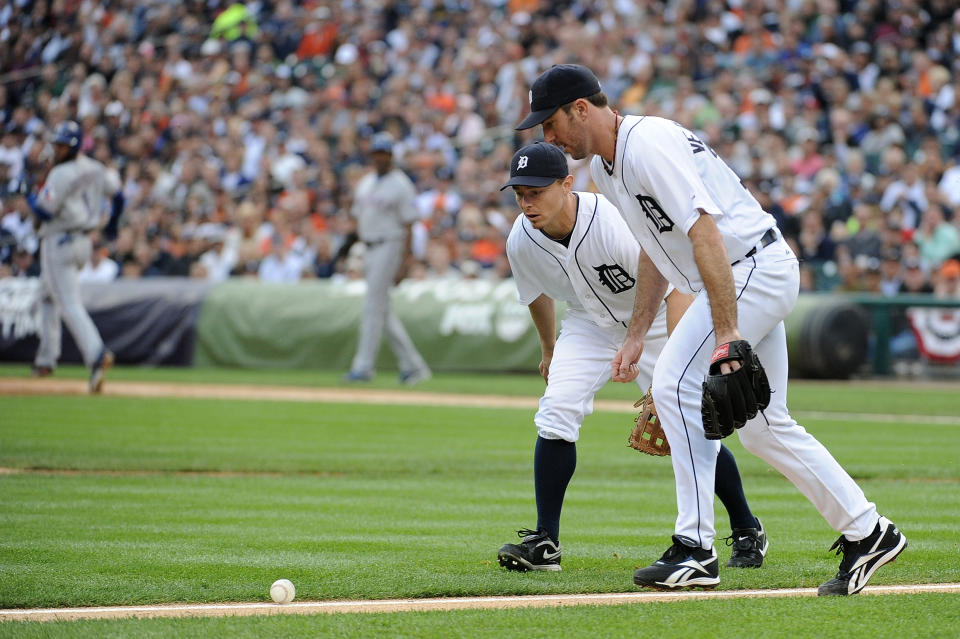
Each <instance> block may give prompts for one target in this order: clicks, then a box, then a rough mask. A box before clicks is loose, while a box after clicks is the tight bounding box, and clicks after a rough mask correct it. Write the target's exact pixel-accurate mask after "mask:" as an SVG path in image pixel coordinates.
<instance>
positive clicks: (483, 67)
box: [0, 0, 960, 294]
mask: <svg viewBox="0 0 960 639" xmlns="http://www.w3.org/2000/svg"><path fill="white" fill-rule="evenodd" d="M955 6H956V5H955V3H954V2H952V1H951V0H929V1H926V2H920V1H919V0H887V1H884V0H859V1H856V2H854V1H852V0H820V1H818V2H814V1H812V0H788V1H787V2H772V1H762V0H728V1H727V2H720V1H712V0H702V1H696V0H675V1H669V2H657V1H652V0H651V1H646V2H629V1H626V0H598V1H588V0H577V1H573V2H546V1H542V2H541V1H538V0H507V1H506V2H505V1H503V0H486V1H485V0H445V1H443V2H439V1H434V0H408V1H402V0H401V1H396V2H386V1H364V0H359V1H357V0H344V1H342V2H320V3H318V2H293V1H292V0H278V1H267V0H265V1H263V2H251V3H250V4H248V5H240V4H235V5H228V4H227V3H223V2H217V1H215V0H208V1H204V2H200V1H197V0H188V1H186V2H173V1H161V0H153V1H146V2H144V1H142V0H138V1H136V2H134V1H133V0H82V1H77V0H12V1H11V2H8V3H6V4H5V5H4V6H3V8H2V9H0V69H2V77H0V80H2V82H0V121H2V131H0V134H2V139H0V194H2V195H3V196H4V197H3V208H4V211H3V213H4V217H3V220H2V229H3V230H2V231H0V233H2V234H3V235H2V236H0V260H2V265H0V275H3V276H17V275H22V274H35V273H36V271H37V265H36V256H35V255H34V254H35V252H36V249H37V241H36V238H35V236H34V234H33V233H34V232H33V230H32V219H31V217H30V214H29V212H28V210H27V207H26V205H25V203H24V199H23V197H22V196H21V195H22V193H23V192H24V191H27V190H30V189H36V188H37V187H38V186H39V183H40V182H41V181H42V180H43V176H44V175H45V173H46V171H47V170H48V165H49V162H50V157H51V154H50V146H49V144H48V143H47V137H48V135H49V132H50V131H51V130H52V128H53V127H54V126H56V124H57V123H59V122H61V121H63V120H65V119H68V118H70V119H75V120H77V121H78V122H79V123H80V124H81V126H82V128H83V131H84V137H83V142H82V150H83V152H85V153H87V154H89V155H91V156H92V157H94V158H96V159H98V160H100V161H102V162H104V163H106V164H108V165H110V166H112V167H115V168H116V169H117V170H118V171H119V172H120V174H121V176H122V178H123V183H124V193H125V196H126V200H127V209H126V212H125V214H124V217H123V221H122V226H121V231H120V235H119V238H118V239H117V240H116V241H115V242H113V243H106V242H103V241H100V240H97V241H96V242H95V246H96V251H95V252H96V256H95V258H94V261H93V263H91V264H89V265H88V266H87V267H86V268H85V269H84V271H83V274H82V276H83V277H85V278H91V279H100V280H109V279H113V278H117V277H122V278H137V277H150V276H185V277H196V278H209V279H212V280H222V279H224V278H227V277H230V276H250V277H259V278H261V279H263V280H269V281H291V280H297V279H300V278H306V277H317V278H329V277H334V278H355V277H358V276H359V274H360V273H361V271H362V252H361V247H362V245H361V244H358V243H355V242H354V239H355V237H356V235H355V222H354V220H353V219H352V218H351V217H350V215H349V210H350V205H351V201H350V200H351V197H352V193H353V186H354V185H355V184H356V182H357V180H358V178H359V176H361V175H362V174H363V173H364V171H366V170H367V169H368V158H367V151H368V148H369V144H370V139H371V137H372V136H373V134H374V133H377V132H381V131H386V132H388V133H390V134H391V135H392V136H393V138H394V139H395V140H396V141H397V143H396V145H395V153H396V159H397V163H398V165H399V166H401V167H402V168H403V169H404V170H405V171H406V172H407V173H408V174H409V175H410V176H411V178H412V179H413V180H414V182H415V185H416V187H417V190H418V193H419V195H418V197H417V205H418V207H419V210H420V213H421V218H422V220H421V222H420V223H419V224H418V225H417V226H416V229H415V235H414V250H415V255H416V257H417V258H418V259H417V262H416V264H415V266H414V268H413V269H412V270H411V271H410V273H409V277H415V278H447V277H490V278H502V277H507V276H509V272H510V269H509V265H508V264H507V262H506V259H505V257H504V242H505V238H506V235H507V233H508V231H509V229H510V226H511V223H512V221H513V219H514V217H515V216H516V214H517V207H516V204H515V203H514V202H513V198H512V194H511V193H510V192H509V191H506V192H503V193H501V192H500V191H499V190H498V189H499V186H500V184H502V183H503V181H504V180H505V177H506V175H507V172H508V162H509V159H510V157H511V155H512V152H513V150H514V149H515V148H517V147H518V146H519V145H521V144H522V143H525V142H527V141H529V140H530V139H531V136H532V135H534V134H535V131H534V132H525V133H524V134H522V135H521V134H518V133H516V132H514V131H513V126H514V125H515V124H516V123H517V122H519V121H520V120H521V119H522V117H523V116H524V115H525V113H526V111H527V109H528V88H529V85H530V83H531V81H532V80H533V79H534V78H535V77H536V76H537V75H538V74H539V73H540V72H541V71H542V70H544V69H545V68H547V67H549V66H550V65H551V64H555V63H563V62H576V63H580V64H585V65H587V66H590V67H591V68H593V69H595V70H597V72H598V73H599V74H600V75H601V80H602V83H603V87H604V90H605V91H606V93H607V94H608V96H609V97H610V99H611V101H612V103H613V104H615V105H617V106H618V107H619V109H620V111H621V113H646V114H651V115H663V116H666V117H670V118H672V119H675V120H678V121H680V122H681V123H683V124H685V125H686V126H688V127H690V128H692V129H694V130H696V131H698V133H699V134H700V135H701V136H702V137H704V138H705V139H706V140H707V141H708V142H709V144H710V145H711V146H712V147H713V148H714V149H715V150H716V152H717V153H719V154H720V155H721V156H722V157H724V158H725V159H726V160H727V161H728V162H729V163H730V165H731V166H732V167H733V168H734V169H735V170H736V171H737V173H738V174H739V175H740V176H741V178H742V179H743V181H744V183H745V184H746V185H747V186H748V187H749V188H750V189H751V190H752V192H753V193H754V194H755V195H756V196H757V197H758V198H759V199H760V201H761V203H762V204H763V205H764V207H765V208H766V209H767V210H768V211H770V212H771V213H773V214H774V215H775V216H776V217H777V220H778V224H779V226H780V229H781V230H782V232H783V233H784V235H785V236H786V237H787V238H788V239H789V240H790V241H791V242H792V243H793V245H794V247H795V249H796V251H797V254H798V255H799V256H800V257H801V258H802V260H803V265H802V268H803V287H804V288H805V289H807V290H858V291H876V292H882V293H884V294H893V293H896V292H899V291H907V292H930V291H932V290H933V289H934V287H937V286H941V285H942V283H941V280H943V279H945V278H952V277H953V276H954V273H955V272H957V271H960V268H955V267H954V265H957V263H956V262H953V261H951V260H956V259H958V258H960V215H958V214H957V211H958V210H960V10H956V9H955ZM574 166H576V175H577V184H576V188H579V189H589V188H590V186H591V185H590V184H589V174H588V172H587V170H586V168H585V166H584V165H583V164H582V163H579V164H577V163H575V164H574ZM957 266H958V267H960V265H957ZM954 288H955V287H954Z"/></svg>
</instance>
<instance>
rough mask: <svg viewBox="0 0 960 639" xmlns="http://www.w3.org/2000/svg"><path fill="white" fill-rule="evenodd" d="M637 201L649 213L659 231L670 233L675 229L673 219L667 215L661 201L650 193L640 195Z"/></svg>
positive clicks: (649, 218) (648, 217)
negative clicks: (649, 194)
mask: <svg viewBox="0 0 960 639" xmlns="http://www.w3.org/2000/svg"><path fill="white" fill-rule="evenodd" d="M637 201H638V202H640V206H641V207H642V208H643V212H644V213H646V214H647V219H648V220H650V221H651V222H653V223H654V225H655V226H656V227H657V230H658V231H659V232H661V233H669V232H670V231H672V230H673V220H671V219H670V218H669V217H668V216H667V214H666V213H665V212H664V210H663V208H661V206H660V203H659V202H657V201H656V200H655V199H653V198H652V197H650V196H648V195H638V196H637Z"/></svg>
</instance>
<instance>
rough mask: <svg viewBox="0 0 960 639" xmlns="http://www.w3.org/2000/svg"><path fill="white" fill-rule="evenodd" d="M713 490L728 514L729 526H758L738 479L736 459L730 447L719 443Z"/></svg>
mask: <svg viewBox="0 0 960 639" xmlns="http://www.w3.org/2000/svg"><path fill="white" fill-rule="evenodd" d="M714 492H715V493H717V497H719V498H720V501H721V503H723V507H724V508H726V509H727V515H729V516H730V527H731V528H759V526H760V524H759V522H758V521H757V518H756V517H754V516H753V513H752V512H750V504H748V503H747V498H746V496H745V495H744V494H743V483H742V482H741V480H740V471H739V470H737V461H736V460H735V459H734V458H733V453H731V452H730V449H729V448H727V447H726V446H724V445H723V444H721V445H720V453H719V454H718V455H717V472H716V477H715V478H714Z"/></svg>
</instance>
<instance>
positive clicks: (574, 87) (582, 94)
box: [517, 64, 602, 131]
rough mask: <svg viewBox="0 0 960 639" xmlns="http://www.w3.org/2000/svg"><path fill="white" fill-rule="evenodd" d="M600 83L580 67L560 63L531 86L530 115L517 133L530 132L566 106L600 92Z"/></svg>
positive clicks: (520, 125)
mask: <svg viewBox="0 0 960 639" xmlns="http://www.w3.org/2000/svg"><path fill="white" fill-rule="evenodd" d="M601 90H602V89H601V88H600V80H598V79H597V76H595V75H594V74H593V71H591V70H590V69H588V68H587V67H583V66H580V65H579V64H556V65H554V66H552V67H550V68H549V69H547V70H546V71H544V72H543V73H541V74H540V77H538V78H537V79H536V80H534V81H533V86H532V87H530V115H528V116H527V117H525V118H524V119H523V122H521V123H520V124H518V125H517V131H522V130H524V129H530V128H533V127H535V126H537V125H538V124H540V123H541V122H543V121H544V120H546V119H547V118H549V117H550V116H551V115H553V114H554V113H556V112H557V109H559V108H560V107H562V106H563V105H564V104H569V103H570V102H573V101H574V100H576V99H578V98H586V97H589V96H591V95H594V94H595V93H600V91H601Z"/></svg>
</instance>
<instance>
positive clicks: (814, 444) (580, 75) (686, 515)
mask: <svg viewBox="0 0 960 639" xmlns="http://www.w3.org/2000/svg"><path fill="white" fill-rule="evenodd" d="M538 124H540V125H542V127H543V134H544V138H545V139H546V141H547V142H549V143H553V144H556V145H558V146H560V147H561V148H563V149H565V150H566V151H567V152H568V153H569V154H570V155H571V156H572V157H573V158H575V159H581V158H586V157H588V156H595V157H593V158H592V160H591V165H590V168H591V175H592V177H593V179H594V182H595V183H596V185H597V188H598V189H599V190H600V192H601V193H603V194H604V195H606V196H607V197H608V198H609V199H610V200H611V202H613V203H614V204H615V205H616V206H617V208H618V209H619V210H620V213H621V214H622V215H623V217H624V219H625V220H626V222H627V224H628V225H629V227H630V230H631V231H632V233H633V235H634V236H635V237H636V238H637V240H639V242H640V245H641V247H642V249H643V250H642V252H641V254H640V257H639V262H638V268H637V285H636V290H637V298H636V304H635V307H634V311H633V317H632V319H631V322H630V328H629V330H628V332H627V335H626V338H625V339H624V342H623V345H622V346H621V348H620V350H619V352H618V353H617V355H616V357H615V358H614V360H613V364H612V366H613V370H612V374H613V378H614V379H615V380H617V381H628V380H630V379H632V377H633V376H634V375H635V374H636V372H635V369H632V368H631V366H630V365H631V364H632V363H633V362H636V361H637V360H638V359H639V358H640V356H641V353H642V352H643V350H644V348H645V344H644V336H645V335H646V334H647V332H648V329H649V328H650V327H651V325H652V324H653V322H654V319H655V317H656V315H657V312H658V308H659V305H660V300H661V299H662V297H663V293H664V292H665V291H666V290H667V282H668V281H669V283H670V284H672V285H673V286H674V287H676V288H677V289H678V290H680V291H682V292H685V293H691V294H693V295H695V298H694V301H693V303H692V304H691V306H690V308H688V309H687V311H686V313H685V314H684V315H683V317H682V319H681V320H680V321H679V322H678V323H677V326H676V328H675V329H674V330H673V332H672V333H671V335H670V337H669V338H668V340H667V343H666V345H665V346H664V347H663V350H662V351H661V353H660V358H659V359H658V360H657V365H656V367H655V368H654V373H653V395H654V401H655V403H656V406H657V410H658V414H659V416H660V418H661V420H662V422H663V427H664V431H665V432H666V434H667V438H668V439H669V440H670V443H671V448H672V450H673V454H672V460H673V468H674V476H675V479H676V486H677V506H678V510H679V514H678V516H677V521H676V526H675V534H674V536H673V544H672V545H671V547H670V548H669V549H668V550H667V552H666V553H664V555H663V556H662V557H661V558H660V560H658V561H657V562H655V563H654V564H652V565H650V566H648V567H645V568H641V569H639V570H637V571H636V572H635V573H634V583H636V584H637V585H640V586H648V587H655V588H680V587H689V586H705V587H713V586H715V585H716V584H717V583H719V577H718V571H717V559H716V551H715V550H714V548H713V541H714V536H715V530H714V521H713V483H714V477H715V465H716V457H717V449H718V442H717V441H715V440H708V439H706V438H705V436H704V425H703V424H704V422H703V418H702V416H701V405H702V390H701V389H702V383H703V382H704V378H705V376H706V374H707V372H708V369H709V368H710V366H711V363H712V360H716V361H717V363H720V360H721V359H722V356H720V355H718V352H719V353H722V352H723V347H724V346H727V345H729V344H730V343H732V342H735V341H737V340H746V341H748V342H749V343H750V344H752V345H753V347H754V349H755V351H756V355H757V356H759V360H760V362H762V365H763V367H764V368H765V369H766V374H767V377H768V379H769V385H770V388H771V389H772V397H771V400H770V403H769V405H768V406H767V408H766V409H765V410H761V411H760V412H758V413H757V415H756V417H754V418H753V419H751V420H749V421H748V422H747V423H746V424H745V425H744V426H743V427H742V428H740V429H739V431H738V433H739V436H740V440H741V442H742V443H743V445H744V446H745V447H746V448H747V450H749V451H750V452H752V453H754V454H755V455H758V456H759V457H761V458H762V459H764V460H766V461H767V462H768V463H769V464H770V465H771V466H773V467H774V468H776V469H777V470H778V471H780V472H781V473H783V474H784V475H785V476H786V477H787V478H788V479H789V480H790V481H792V482H793V483H794V485H796V486H797V488H798V489H799V490H800V491H801V492H802V493H803V494H804V495H805V496H806V497H807V498H808V499H809V500H810V501H811V502H812V503H813V505H814V506H815V507H816V508H817V510H818V511H819V512H820V513H821V515H823V517H824V519H826V520H827V522H828V523H829V524H830V525H831V526H832V527H833V528H834V529H835V530H837V531H839V532H840V533H841V536H840V538H839V539H838V540H837V542H836V543H835V544H834V546H833V547H834V548H837V549H838V554H841V553H842V555H843V559H842V560H841V562H840V568H839V571H838V572H837V575H836V577H834V578H833V579H831V580H829V581H827V582H825V583H824V584H822V585H821V586H820V588H819V594H821V595H848V594H854V593H857V592H859V591H860V590H861V589H862V588H863V587H864V586H865V585H866V583H867V581H868V580H869V579H870V577H871V576H872V575H873V573H874V572H875V571H876V570H877V569H878V568H879V567H881V566H883V565H884V564H886V563H888V562H890V561H893V559H895V558H896V557H897V555H899V554H900V552H901V551H902V550H903V549H904V548H905V547H906V543H907V542H906V538H905V537H904V536H903V535H902V534H901V533H900V531H899V530H898V529H897V528H896V526H894V524H893V523H892V522H891V521H890V520H888V519H887V518H885V517H881V516H880V515H879V514H878V513H877V509H876V506H875V505H874V504H873V503H872V502H870V501H868V500H867V498H866V497H865V496H864V494H863V491H862V490H861V489H860V487H859V486H858V485H857V484H856V483H855V482H854V481H853V479H852V478H851V477H850V475H849V474H847V472H846V471H844V469H843V468H842V467H841V466H840V464H838V463H837V462H836V460H834V458H833V457H832V456H831V455H830V453H829V452H828V451H827V450H826V448H824V447H823V446H822V445H821V444H820V442H818V441H817V440H816V439H815V438H814V437H813V436H812V435H810V434H809V433H807V431H806V430H804V428H803V427H801V426H799V425H798V424H797V423H796V421H794V420H793V418H792V417H791V416H790V413H789V412H788V411H787V405H786V399H787V345H786V337H785V333H784V326H783V318H784V317H786V316H787V314H788V313H789V312H790V310H791V309H792V308H793V306H794V304H795V302H796V299H797V294H798V289H799V269H798V264H797V259H796V257H795V256H794V254H793V252H792V251H791V250H790V248H789V246H788V245H787V244H786V242H784V241H783V239H782V238H781V236H780V234H779V233H778V231H777V229H776V226H775V222H774V220H773V217H772V216H770V215H769V214H768V213H766V212H764V211H763V209H762V208H761V207H760V205H759V204H758V203H757V201H756V200H755V199H754V197H753V196H752V195H751V194H750V192H749V191H747V189H746V188H745V187H744V186H743V184H742V183H741V182H740V180H739V178H738V177H737V176H736V174H735V173H734V172H733V171H732V170H731V169H730V168H729V167H728V166H727V165H726V164H725V163H724V162H723V160H721V159H720V158H719V157H718V156H717V155H716V153H714V152H713V150H712V149H710V147H709V146H707V145H706V144H705V143H704V141H703V140H702V139H700V138H699V137H698V136H697V135H695V134H694V133H692V132H690V131H688V130H687V129H685V128H683V127H682V126H681V125H680V124H678V123H676V122H673V121H671V120H666V119H663V118H656V117H642V116H621V115H619V114H618V113H617V112H616V111H614V110H613V109H611V108H610V106H609V105H608V104H607V99H606V96H605V95H604V94H603V92H602V90H601V88H600V83H599V81H598V80H597V78H596V76H595V75H594V74H593V72H591V71H590V70H589V69H587V68H585V67H582V66H579V65H560V66H554V67H552V68H550V69H549V70H547V71H546V72H544V73H543V74H541V75H540V77H539V78H537V80H536V81H535V82H534V84H533V87H532V91H531V113H530V114H529V115H528V116H527V118H526V119H524V121H523V122H521V123H520V125H519V126H518V127H517V128H518V129H527V128H531V127H534V126H536V125H538ZM738 367H739V364H738V363H737V362H732V363H731V362H726V363H722V364H720V370H721V371H722V372H723V373H729V372H730V371H732V370H736V369H737V368H738Z"/></svg>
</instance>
